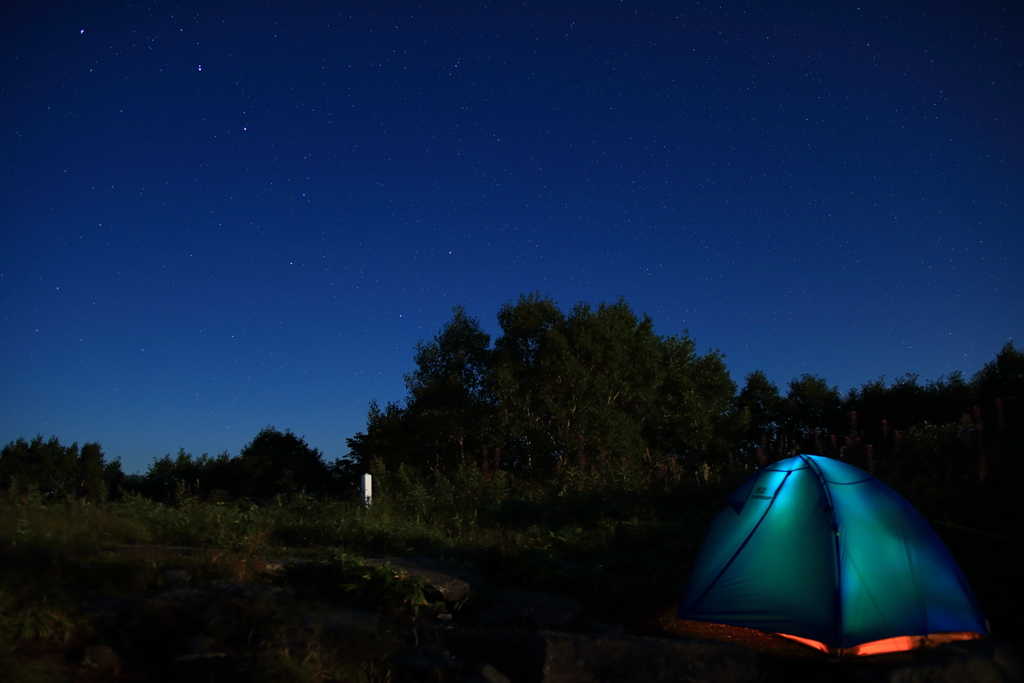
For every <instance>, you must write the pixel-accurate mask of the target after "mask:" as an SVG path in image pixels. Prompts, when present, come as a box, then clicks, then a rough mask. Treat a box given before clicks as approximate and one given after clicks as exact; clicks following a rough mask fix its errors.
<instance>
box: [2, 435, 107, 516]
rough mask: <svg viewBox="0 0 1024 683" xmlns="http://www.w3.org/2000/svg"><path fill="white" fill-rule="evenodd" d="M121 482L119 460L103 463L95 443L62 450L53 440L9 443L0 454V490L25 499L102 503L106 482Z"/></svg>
mask: <svg viewBox="0 0 1024 683" xmlns="http://www.w3.org/2000/svg"><path fill="white" fill-rule="evenodd" d="M123 478H124V473H123V472H121V463H120V460H116V459H115V460H113V461H111V462H104V455H103V451H102V449H101V448H100V445H99V444H98V443H87V444H85V445H84V446H82V448H81V450H79V448H78V443H77V442H76V443H73V444H71V445H70V446H67V447H65V446H61V445H60V441H59V440H58V439H57V437H56V436H52V437H50V439H49V440H48V441H44V440H43V437H42V435H38V436H36V437H35V438H34V439H32V441H31V442H28V441H25V439H21V438H19V439H17V440H16V441H11V442H10V443H8V444H7V445H6V446H4V447H3V450H0V487H2V488H3V489H6V490H8V491H10V492H11V493H14V494H15V495H25V494H27V493H29V492H31V491H38V492H39V493H41V494H43V496H45V497H46V498H47V499H61V498H65V497H68V496H72V497H86V498H89V499H91V500H105V499H106V497H107V491H108V481H118V480H120V479H123Z"/></svg>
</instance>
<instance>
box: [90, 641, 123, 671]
mask: <svg viewBox="0 0 1024 683" xmlns="http://www.w3.org/2000/svg"><path fill="white" fill-rule="evenodd" d="M82 666H88V667H91V668H93V669H99V670H100V671H114V670H116V669H119V668H120V667H121V658H120V657H118V655H117V653H116V652H114V650H113V648H111V647H110V646H109V645H90V646H88V647H86V648H85V657H84V658H83V659H82Z"/></svg>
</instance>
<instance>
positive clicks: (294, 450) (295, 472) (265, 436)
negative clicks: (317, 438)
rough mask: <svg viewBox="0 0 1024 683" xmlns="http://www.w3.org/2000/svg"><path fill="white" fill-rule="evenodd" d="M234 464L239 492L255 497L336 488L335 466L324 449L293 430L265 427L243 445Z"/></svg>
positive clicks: (324, 491)
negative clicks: (327, 461)
mask: <svg viewBox="0 0 1024 683" xmlns="http://www.w3.org/2000/svg"><path fill="white" fill-rule="evenodd" d="M234 467H235V468H236V469H235V471H236V472H237V473H238V475H239V476H240V486H239V492H240V493H241V494H242V495H243V496H247V497H249V498H253V499H258V500H266V499H269V498H273V497H274V496H275V495H277V494H290V493H300V492H305V493H307V494H310V495H317V494H320V495H325V494H327V493H328V492H330V491H331V489H332V488H333V482H332V471H331V468H330V467H329V466H328V465H327V464H326V463H325V462H324V461H323V456H322V454H321V453H320V451H319V450H318V449H316V448H310V447H309V445H308V444H307V443H306V441H305V439H303V438H302V437H298V436H295V435H294V434H292V432H291V430H286V431H285V432H284V433H283V434H282V433H281V432H279V431H278V430H276V429H274V427H272V426H268V427H264V428H263V429H262V430H260V433H259V434H257V435H256V438H254V439H253V440H252V441H250V442H249V443H248V444H246V445H245V447H244V448H242V451H241V453H239V455H238V458H237V459H235V461H234Z"/></svg>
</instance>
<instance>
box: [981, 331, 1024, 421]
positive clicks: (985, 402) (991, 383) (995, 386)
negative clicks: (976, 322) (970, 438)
mask: <svg viewBox="0 0 1024 683" xmlns="http://www.w3.org/2000/svg"><path fill="white" fill-rule="evenodd" d="M971 390H972V392H973V394H974V401H975V405H977V406H979V407H980V408H981V409H982V411H983V412H985V413H987V414H988V415H989V416H991V415H992V413H995V412H996V408H995V402H996V399H999V401H1000V406H999V408H998V410H1000V411H1002V413H1003V415H1002V419H1003V423H1004V424H1008V425H1012V426H1013V427H1014V428H1016V429H1020V428H1021V426H1022V423H1024V352H1022V351H1018V350H1017V349H1016V348H1015V347H1014V346H1013V342H1012V341H1011V342H1007V343H1006V345H1004V346H1003V348H1002V350H1000V351H999V353H998V354H996V357H995V360H992V361H989V362H988V363H986V364H985V366H984V367H983V368H982V369H981V370H979V371H978V373H977V374H975V375H974V377H973V378H971ZM990 410H991V411H992V413H988V411H990ZM997 419H998V418H997Z"/></svg>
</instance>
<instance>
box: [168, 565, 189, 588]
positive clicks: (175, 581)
mask: <svg viewBox="0 0 1024 683" xmlns="http://www.w3.org/2000/svg"><path fill="white" fill-rule="evenodd" d="M191 580H192V577H191V576H189V575H188V572H186V571H185V570H183V569H167V570H164V571H162V572H160V582H161V584H162V585H164V586H167V587H168V588H176V587H177V586H183V585H184V584H186V583H188V582H189V581H191Z"/></svg>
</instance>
